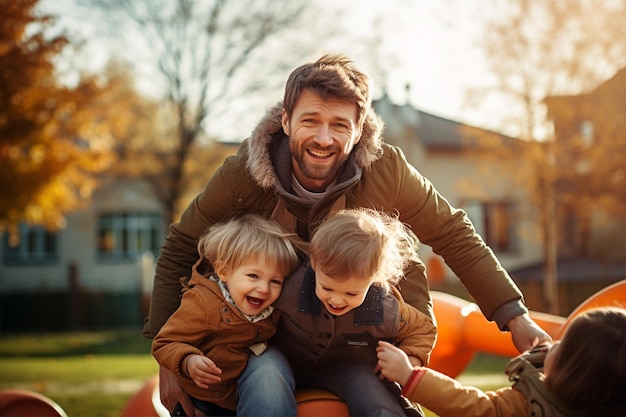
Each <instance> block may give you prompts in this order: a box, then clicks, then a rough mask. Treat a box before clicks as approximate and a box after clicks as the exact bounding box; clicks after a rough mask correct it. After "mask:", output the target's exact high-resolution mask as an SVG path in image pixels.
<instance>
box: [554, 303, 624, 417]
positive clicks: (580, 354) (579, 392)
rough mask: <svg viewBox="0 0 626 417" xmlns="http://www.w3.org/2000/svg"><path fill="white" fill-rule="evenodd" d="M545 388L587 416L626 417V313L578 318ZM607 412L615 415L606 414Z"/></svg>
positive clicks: (595, 312)
mask: <svg viewBox="0 0 626 417" xmlns="http://www.w3.org/2000/svg"><path fill="white" fill-rule="evenodd" d="M545 384H546V387H547V388H548V390H550V392H552V393H553V394H554V395H555V396H556V397H557V398H558V399H559V400H561V401H563V403H564V404H566V405H567V406H569V407H570V408H571V409H575V410H580V411H584V412H585V414H586V415H590V416H592V415H615V416H624V415H626V406H625V404H626V402H625V399H624V398H625V397H624V394H625V393H626V310H625V309H623V308H617V307H603V308H597V309H592V310H588V311H586V312H583V313H582V314H580V315H579V316H578V317H576V319H575V320H574V321H573V322H572V323H571V324H570V326H569V327H568V328H567V330H566V332H565V335H564V336H563V339H562V340H561V347H560V349H559V351H558V352H557V353H556V356H555V358H554V365H553V366H552V370H551V371H550V373H549V374H548V375H546V379H545ZM607 409H611V410H613V409H614V410H615V414H612V413H611V414H602V412H603V410H607Z"/></svg>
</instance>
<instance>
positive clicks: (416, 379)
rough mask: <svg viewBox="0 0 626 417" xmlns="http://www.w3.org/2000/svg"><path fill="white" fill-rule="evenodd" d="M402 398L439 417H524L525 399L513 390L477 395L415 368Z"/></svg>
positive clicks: (475, 390) (469, 388) (478, 392)
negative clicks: (519, 416)
mask: <svg viewBox="0 0 626 417" xmlns="http://www.w3.org/2000/svg"><path fill="white" fill-rule="evenodd" d="M402 394H403V395H404V396H406V397H407V398H408V399H410V400H411V401H414V402H416V403H418V404H420V405H422V406H424V407H425V408H427V409H428V410H430V411H432V412H433V413H435V414H437V415H438V416H440V417H458V416H481V417H499V416H515V415H528V414H527V412H528V407H527V405H526V399H525V398H524V396H523V395H522V393H521V392H519V391H517V390H515V389H512V388H510V387H507V388H501V389H499V390H497V391H481V390H480V389H478V388H475V387H472V386H466V385H462V384H461V383H460V382H459V381H457V380H455V379H453V378H450V377H448V376H447V375H444V374H442V373H440V372H437V371H435V370H433V369H428V368H425V367H416V368H415V370H414V371H413V375H412V376H411V378H409V381H407V384H406V386H405V387H403V390H402Z"/></svg>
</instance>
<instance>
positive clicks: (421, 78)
mask: <svg viewBox="0 0 626 417" xmlns="http://www.w3.org/2000/svg"><path fill="white" fill-rule="evenodd" d="M75 1H76V0H42V5H43V7H44V9H45V10H49V11H51V12H53V13H54V14H57V15H61V16H63V15H64V14H68V15H69V14H71V8H72V7H73V6H72V4H73V2H75ZM315 1H316V2H317V3H318V4H319V5H320V6H321V7H322V8H323V10H324V11H325V12H326V13H328V14H327V16H329V18H333V17H334V16H337V18H342V19H343V26H344V27H345V32H346V34H351V35H353V36H359V35H364V36H367V35H370V36H371V35H372V33H374V32H376V33H384V36H383V37H382V45H381V48H380V50H381V51H382V52H383V56H385V58H386V59H384V60H382V61H384V62H380V63H379V64H377V66H378V68H369V67H368V65H369V62H370V61H371V60H370V59H369V57H367V56H365V55H364V54H367V53H368V52H367V50H365V51H363V49H360V48H358V47H355V45H351V44H342V43H341V41H339V42H338V43H337V46H335V45H333V46H331V45H320V48H322V49H324V50H328V49H330V48H333V47H335V48H337V49H339V50H338V52H345V53H347V54H348V55H350V56H351V57H352V58H354V59H355V61H356V62H357V63H359V64H360V65H361V66H362V67H363V68H364V69H365V70H366V71H368V72H369V73H371V74H373V75H374V76H373V79H374V82H375V85H376V86H377V87H378V90H377V91H378V92H379V93H380V91H381V89H382V88H384V89H385V91H386V92H387V93H388V95H389V96H390V98H391V99H392V100H393V101H394V102H395V103H396V104H404V103H406V102H409V103H410V104H412V105H413V106H414V107H416V108H418V109H420V110H422V111H426V112H430V113H433V114H436V115H439V116H442V117H446V118H450V119H453V120H457V121H461V122H465V123H469V124H474V125H483V126H484V125H485V124H486V123H488V122H487V120H488V119H489V116H487V115H485V114H480V112H477V111H476V109H472V108H468V107H467V106H465V97H466V91H467V90H468V89H469V88H472V87H477V86H479V85H481V84H482V83H484V82H486V78H485V70H484V60H483V59H482V56H481V54H480V50H479V48H478V47H477V46H476V44H475V40H476V39H477V36H478V26H477V24H476V20H477V16H478V14H479V13H480V7H481V4H483V3H484V0H438V1H430V0H385V1H362V0H315ZM335 10H337V12H336V13H335ZM68 11H69V12H70V13H67V12H68ZM341 11H344V12H345V13H344V14H341ZM339 16H343V17H339ZM377 19H378V20H379V21H380V22H381V23H380V29H377V28H376V26H375V25H374V24H373V22H374V21H376V20H377ZM72 25H73V30H74V31H75V32H77V33H81V34H83V35H84V36H85V37H87V38H89V37H90V35H92V34H93V31H94V29H93V27H92V25H90V22H89V21H77V20H74V21H73V22H72ZM104 49H106V46H105V45H101V44H97V43H96V44H93V45H92V47H91V49H90V50H89V51H88V52H87V55H86V56H87V58H86V60H88V61H89V62H91V63H92V65H102V64H104V63H105V62H106V55H105V54H103V53H102V51H103V50H104ZM381 71H384V75H383V74H380V72H381ZM407 85H409V86H410V90H408V92H407V88H406V87H407ZM374 98H377V97H374ZM271 104H273V102H272V103H268V104H267V105H268V106H269V105H271ZM247 128H248V127H246V129H247Z"/></svg>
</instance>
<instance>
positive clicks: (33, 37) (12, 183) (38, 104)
mask: <svg viewBox="0 0 626 417" xmlns="http://www.w3.org/2000/svg"><path fill="white" fill-rule="evenodd" d="M37 4H38V0H21V1H13V0H0V8H1V9H2V15H1V17H0V194H1V195H2V203H1V204H0V231H2V230H9V231H10V232H11V235H12V236H13V237H14V238H17V233H16V231H17V226H18V224H19V223H20V222H26V223H29V224H41V225H45V226H46V227H48V228H50V229H57V228H59V227H62V226H63V224H64V221H65V214H66V213H67V212H69V211H71V210H74V209H76V208H77V207H79V206H80V205H81V203H82V201H83V200H84V199H85V198H87V197H89V195H90V194H91V191H92V189H93V187H94V185H95V179H94V175H95V174H96V173H98V172H100V171H102V170H104V169H106V168H107V167H108V166H109V165H110V164H111V163H112V160H113V158H112V154H111V153H110V151H109V145H110V143H109V141H108V138H107V134H106V129H107V128H106V125H107V124H106V123H105V121H104V120H102V119H101V118H100V114H99V112H98V107H97V105H96V104H97V103H96V100H97V99H98V98H99V97H100V96H101V95H102V94H103V92H104V91H106V86H103V85H101V83H100V80H98V79H97V78H96V77H89V76H82V77H80V78H79V79H78V80H77V81H76V82H75V83H74V84H73V85H66V84H61V83H60V82H59V81H58V73H57V71H56V69H55V66H54V60H55V59H56V58H57V57H58V56H59V54H61V53H62V52H63V51H65V50H66V49H67V47H68V45H69V43H68V42H69V41H68V39H67V38H66V37H65V36H63V35H56V36H48V35H47V32H46V30H47V29H49V28H50V26H51V25H52V23H53V21H54V19H53V18H52V17H51V16H38V15H36V13H35V8H36V6H37Z"/></svg>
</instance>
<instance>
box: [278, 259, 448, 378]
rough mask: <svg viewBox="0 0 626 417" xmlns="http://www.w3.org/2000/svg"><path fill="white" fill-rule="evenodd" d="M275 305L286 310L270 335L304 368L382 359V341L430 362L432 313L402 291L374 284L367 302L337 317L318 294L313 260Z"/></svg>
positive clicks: (433, 336)
mask: <svg viewBox="0 0 626 417" xmlns="http://www.w3.org/2000/svg"><path fill="white" fill-rule="evenodd" d="M274 306H275V307H276V308H277V309H279V310H280V311H281V319H280V322H279V324H278V332H277V333H276V336H274V337H273V338H272V339H271V340H270V344H271V345H272V346H276V347H278V348H279V349H280V350H281V351H282V352H283V353H284V354H285V356H287V358H288V359H289V361H290V362H291V363H292V365H295V366H298V367H300V368H301V369H303V368H304V369H306V368H316V367H319V366H333V364H334V363H339V364H343V365H345V363H346V362H349V361H356V362H366V363H367V362H371V363H372V369H373V366H374V364H375V363H376V360H377V359H376V346H378V340H386V341H388V342H390V343H394V344H396V345H397V346H398V347H399V348H400V349H402V350H403V351H404V352H406V354H407V355H409V356H415V357H416V358H419V359H420V360H421V361H422V363H423V364H424V365H428V361H429V359H430V354H431V352H432V350H433V347H434V346H435V339H436V336H437V329H436V328H435V326H434V325H433V323H432V321H431V320H430V317H428V316H427V315H425V314H424V313H422V312H421V311H419V310H417V309H416V308H415V307H413V306H411V305H409V304H407V303H405V302H404V300H403V299H402V296H401V295H400V293H399V291H398V290H397V289H395V288H391V290H390V291H388V292H387V291H386V290H384V289H383V288H381V287H379V286H371V287H370V289H369V291H368V292H367V295H366V296H365V300H364V301H363V303H362V304H361V305H360V306H359V307H357V308H355V309H354V310H351V311H349V312H348V313H346V314H342V315H341V316H333V315H332V314H330V313H329V312H328V311H326V309H325V308H324V306H323V304H322V302H321V301H320V300H319V298H317V296H316V295H315V272H314V271H313V269H311V267H310V265H309V264H308V263H307V264H305V265H302V266H301V267H300V268H298V270H297V271H296V272H295V273H294V274H292V275H291V276H290V277H289V279H288V280H286V281H285V284H284V286H283V290H282V292H281V294H280V297H279V298H278V300H277V301H276V302H275V303H274Z"/></svg>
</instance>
